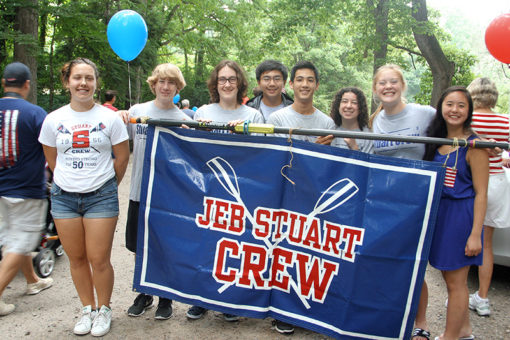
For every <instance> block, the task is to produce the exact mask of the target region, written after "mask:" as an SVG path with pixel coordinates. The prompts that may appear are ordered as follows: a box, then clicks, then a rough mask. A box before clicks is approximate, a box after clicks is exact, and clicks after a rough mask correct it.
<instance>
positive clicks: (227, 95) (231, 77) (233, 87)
mask: <svg viewBox="0 0 510 340" xmlns="http://www.w3.org/2000/svg"><path fill="white" fill-rule="evenodd" d="M227 80H228V81H227ZM223 81H225V83H223ZM237 82H238V79H237V74H236V71H235V70H234V69H232V68H230V67H228V66H225V67H223V68H222V69H221V70H219V72H218V94H219V96H220V101H237V91H238V88H237ZM222 83H223V84H222Z"/></svg>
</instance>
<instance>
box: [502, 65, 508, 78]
mask: <svg viewBox="0 0 510 340" xmlns="http://www.w3.org/2000/svg"><path fill="white" fill-rule="evenodd" d="M506 66H508V69H510V64H508V65H506ZM501 69H503V74H504V75H505V77H507V78H508V79H510V77H509V76H507V75H506V72H505V65H504V64H501Z"/></svg>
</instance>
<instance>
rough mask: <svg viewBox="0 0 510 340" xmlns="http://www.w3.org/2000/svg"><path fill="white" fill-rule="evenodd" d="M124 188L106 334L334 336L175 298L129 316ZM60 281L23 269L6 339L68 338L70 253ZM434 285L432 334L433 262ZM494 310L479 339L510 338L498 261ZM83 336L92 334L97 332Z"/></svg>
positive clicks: (436, 321)
mask: <svg viewBox="0 0 510 340" xmlns="http://www.w3.org/2000/svg"><path fill="white" fill-rule="evenodd" d="M130 173H131V170H130V169H128V172H127V176H126V178H125V180H124V181H123V183H122V184H121V186H120V188H119V194H120V197H121V215H120V217H119V223H118V225H117V230H116V235H115V241H114V246H113V252H112V262H113V266H114V268H115V275H116V277H115V286H114V291H113V296H112V309H113V313H114V314H113V323H112V329H111V331H110V333H108V334H107V335H106V336H105V337H104V338H105V339H146V338H153V339H227V340H228V339H329V337H326V336H324V335H321V334H317V333H314V332H311V331H308V330H305V329H301V328H297V329H296V331H295V333H294V335H293V336H291V337H289V336H284V335H280V334H278V333H277V332H276V331H274V330H273V329H272V328H271V321H270V320H267V319H266V320H258V319H249V318H241V320H240V322H236V323H227V322H225V321H224V320H223V318H222V316H221V315H220V314H219V313H216V312H211V311H209V312H208V313H207V314H206V315H205V317H204V318H203V319H200V320H197V321H188V320H187V319H186V316H185V313H186V311H187V309H188V306H187V305H185V304H181V303H175V302H174V313H173V316H172V317H171V318H170V319H169V320H166V321H159V320H155V319H154V311H155V309H154V308H153V309H151V310H149V311H147V312H146V313H145V314H144V315H142V316H140V317H138V318H132V317H128V316H127V314H126V311H127V309H128V307H129V306H130V305H131V303H132V301H133V299H134V298H135V296H136V294H135V293H134V292H132V291H131V284H132V280H133V267H134V256H133V255H132V254H131V253H130V252H129V251H128V250H126V249H125V247H124V224H125V221H126V213H127V202H128V193H129V174H130ZM52 277H53V279H54V280H55V283H54V286H53V287H51V288H50V289H48V290H46V291H43V292H41V293H40V294H38V295H32V296H27V295H24V291H25V285H26V283H25V280H24V278H23V277H22V275H21V274H19V275H18V276H17V277H16V278H15V280H14V281H13V282H12V283H11V284H10V285H9V286H8V287H7V289H6V290H5V293H4V296H3V299H4V300H5V301H6V302H8V303H15V304H16V307H17V309H16V312H15V313H13V314H10V315H8V316H4V317H0V334H1V335H0V338H2V339H68V338H75V337H76V336H74V335H73V333H72V328H73V326H74V323H75V322H76V321H77V315H78V313H79V310H80V302H79V299H78V296H77V294H76V291H75V289H74V286H73V283H72V280H71V276H70V273H69V262H68V260H67V257H66V256H65V255H64V256H62V257H61V258H59V259H58V260H57V263H56V266H55V270H54V272H53V274H52ZM426 278H427V282H428V285H429V295H430V298H429V308H428V319H429V325H430V330H431V332H432V339H433V338H434V336H438V335H439V334H440V333H441V332H442V330H443V329H444V325H445V317H446V308H445V307H444V302H445V299H446V287H445V285H444V283H443V279H442V277H441V274H440V272H438V271H437V270H435V269H433V268H431V267H429V268H428V269H427V274H426ZM476 285H477V274H476V270H474V268H472V270H471V272H470V275H469V287H470V291H471V292H472V291H474V290H475V289H476ZM490 299H491V308H492V314H491V316H490V317H479V316H478V315H477V314H476V313H474V312H471V313H470V315H471V322H472V324H473V330H474V334H475V336H476V338H477V339H484V340H492V339H494V340H503V339H510V268H506V267H498V266H496V268H495V272H494V279H493V283H492V288H491V291H490ZM82 338H84V339H86V338H92V336H91V335H86V336H82Z"/></svg>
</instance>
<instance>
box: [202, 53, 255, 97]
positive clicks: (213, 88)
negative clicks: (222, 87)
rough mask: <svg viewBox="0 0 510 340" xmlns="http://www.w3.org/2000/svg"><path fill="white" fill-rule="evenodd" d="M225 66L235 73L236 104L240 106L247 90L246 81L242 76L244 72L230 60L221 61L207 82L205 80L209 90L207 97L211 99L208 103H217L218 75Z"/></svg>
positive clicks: (218, 95)
mask: <svg viewBox="0 0 510 340" xmlns="http://www.w3.org/2000/svg"><path fill="white" fill-rule="evenodd" d="M225 66H228V67H230V68H231V69H233V70H234V71H235V72H236V76H237V103H238V104H242V102H243V98H244V97H245V96H246V90H248V81H247V80H246V76H245V75H244V71H243V69H242V68H241V66H239V64H238V63H236V62H235V61H232V60H222V61H220V63H219V64H218V65H216V67H215V68H214V70H213V71H212V73H211V76H210V77H209V80H207V88H208V89H209V96H210V97H211V100H210V101H209V102H210V103H219V102H220V94H219V93H218V73H219V72H220V70H221V69H222V68H224V67H225Z"/></svg>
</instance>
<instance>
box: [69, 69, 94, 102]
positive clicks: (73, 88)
mask: <svg viewBox="0 0 510 340" xmlns="http://www.w3.org/2000/svg"><path fill="white" fill-rule="evenodd" d="M66 88H67V89H68V90H69V92H70V93H71V102H73V101H74V102H79V103H88V102H91V103H93V102H94V93H95V92H96V88H97V78H96V73H95V70H94V68H93V67H92V66H90V65H87V64H83V63H82V64H75V65H73V67H72V68H71V72H70V74H69V80H68V81H67V84H66Z"/></svg>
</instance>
